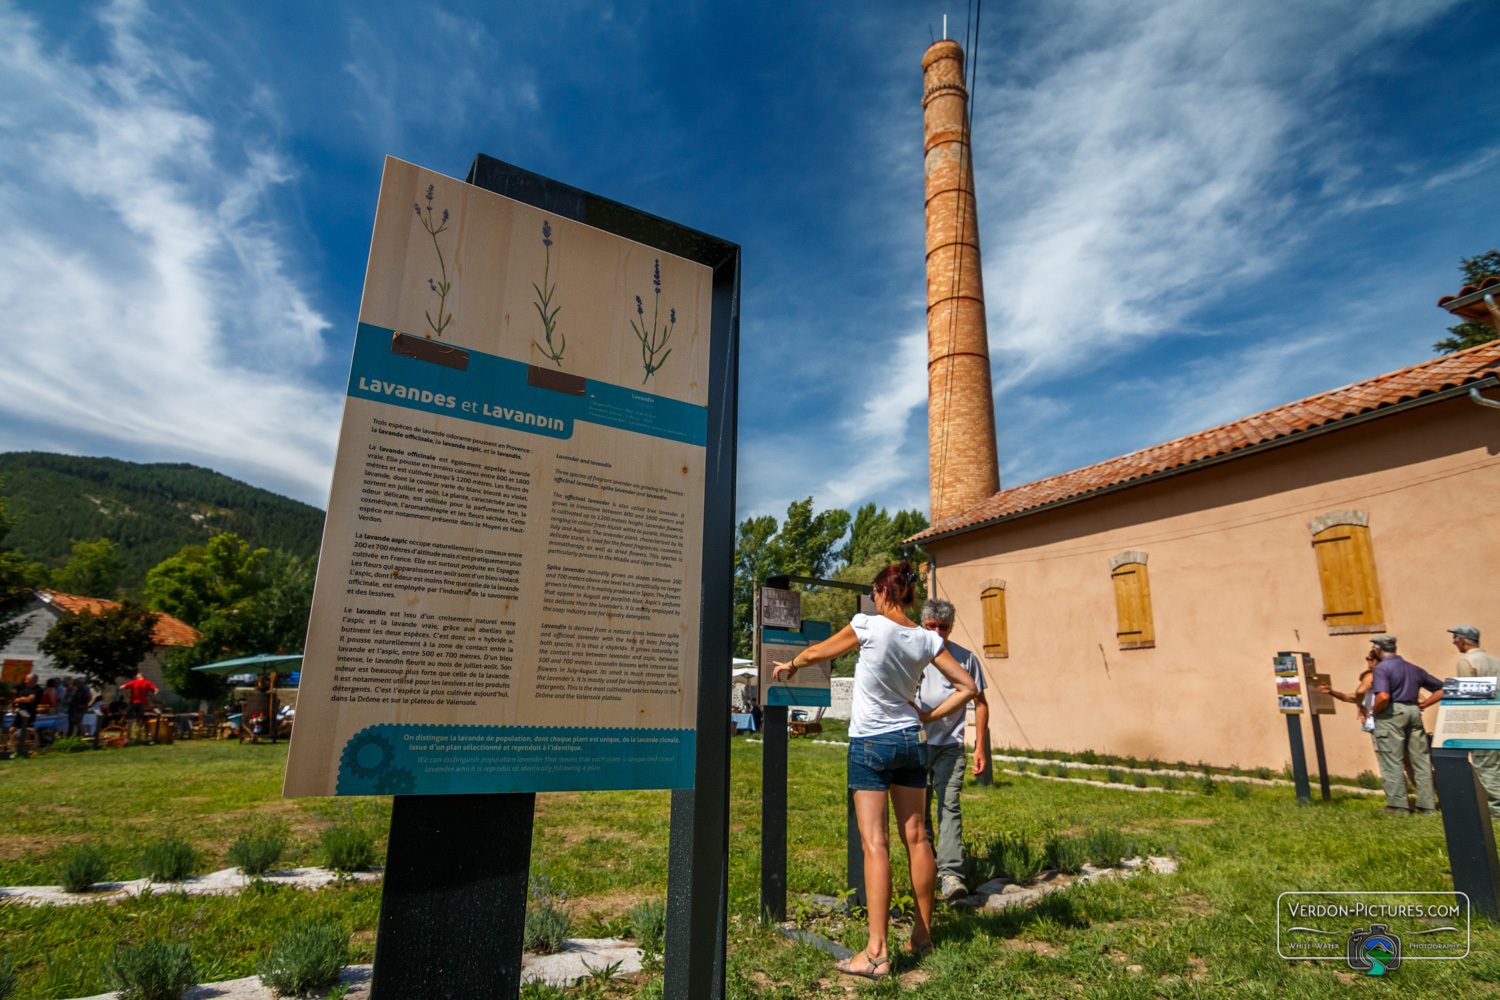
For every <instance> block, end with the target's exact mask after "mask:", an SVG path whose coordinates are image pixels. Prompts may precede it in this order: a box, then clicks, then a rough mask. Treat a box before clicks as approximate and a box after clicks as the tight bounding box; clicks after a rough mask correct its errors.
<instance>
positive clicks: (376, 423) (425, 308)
mask: <svg viewBox="0 0 1500 1000" xmlns="http://www.w3.org/2000/svg"><path fill="white" fill-rule="evenodd" d="M711 291H712V272H711V270H710V269H709V268H708V267H705V266H703V265H701V264H698V263H694V262H692V261H689V260H686V259H683V258H680V257H675V256H672V255H671V254H668V253H665V252H663V251H661V250H656V249H652V248H650V247H647V246H645V245H643V244H640V243H636V242H633V241H631V240H628V239H625V238H622V237H620V236H616V235H613V234H611V233H607V232H604V231H603V230H600V229H596V228H593V227H591V226H588V225H585V224H583V223H580V222H576V221H572V220H569V219H566V218H560V217H558V216H556V215H551V214H549V213H547V212H545V211H542V210H541V209H538V208H535V207H532V206H530V205H527V204H525V203H522V202H518V201H514V200H511V199H509V198H505V197H502V196H500V195H498V194H494V193H492V192H489V191H485V190H483V189H481V188H478V187H475V186H472V185H469V184H465V183H462V182H460V181H457V180H454V179H452V178H450V177H445V176H443V175H440V174H435V173H433V172H431V171H428V170H424V169H421V168H419V167H416V166H414V165H412V164H409V163H404V162H401V161H399V160H395V159H387V160H386V165H385V173H384V177H383V179H382V182H381V189H380V204H379V210H378V212H377V215H376V219H375V230H374V235H373V238H372V241H371V247H370V259H369V267H368V270H367V272H366V277H365V290H364V297H363V300H362V302H361V305H360V313H359V329H358V333H357V336H356V340H355V345H354V360H353V366H352V368H351V370H350V374H349V386H348V395H347V398H346V401H345V407H344V418H343V425H342V429H341V432H340V438H339V449H338V457H337V460H336V464H335V468H334V477H333V487H332V494H331V496H330V498H329V505H328V519H327V524H326V527H325V530H324V536H323V549H322V554H321V557H320V561H319V568H318V580H317V585H316V589H315V592H314V597H313V611H312V622H311V626H310V629H309V633H308V641H307V647H306V656H305V659H304V662H303V668H302V679H301V691H300V692H299V695H298V699H297V724H296V729H295V733H294V736H293V741H292V748H291V755H290V758H289V760H288V764H287V776H286V786H285V792H286V794H287V795H291V796H301V795H334V794H337V795H372V794H390V793H422V794H434V793H436V794H442V793H455V794H457V793H477V792H528V791H552V790H563V789H603V788H686V787H691V786H692V784H693V753H694V739H695V733H694V726H695V720H696V700H697V676H698V674H697V668H698V651H699V641H698V640H699V637H698V628H699V625H698V623H699V603H700V580H701V565H702V542H701V539H702V522H703V499H704V483H705V454H706V443H707V427H708V414H707V402H708V392H709V385H708V382H709V379H708V367H709V328H710V317H711V301H710V300H711Z"/></svg>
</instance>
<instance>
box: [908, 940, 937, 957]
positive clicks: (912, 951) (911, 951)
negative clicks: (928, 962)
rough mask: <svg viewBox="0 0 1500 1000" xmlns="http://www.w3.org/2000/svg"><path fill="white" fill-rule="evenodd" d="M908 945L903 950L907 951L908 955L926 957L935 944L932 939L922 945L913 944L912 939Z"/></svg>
mask: <svg viewBox="0 0 1500 1000" xmlns="http://www.w3.org/2000/svg"><path fill="white" fill-rule="evenodd" d="M906 945H907V947H906V948H904V949H902V950H903V951H905V952H906V953H907V954H908V955H915V956H916V957H917V958H926V957H927V956H928V955H931V954H932V952H933V945H932V942H931V941H928V942H927V943H926V944H924V945H921V946H920V947H919V946H917V945H914V944H912V943H911V942H910V941H908V942H906Z"/></svg>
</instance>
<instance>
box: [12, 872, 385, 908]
mask: <svg viewBox="0 0 1500 1000" xmlns="http://www.w3.org/2000/svg"><path fill="white" fill-rule="evenodd" d="M381 873H382V869H379V868H374V869H371V870H370V871H367V872H352V873H350V874H348V875H339V874H338V873H336V872H333V871H330V870H329V869H327V868H282V869H276V870H273V871H269V872H266V874H265V875H264V876H262V881H265V882H271V883H274V884H276V885H293V886H298V887H299V888H304V889H308V888H312V889H316V888H318V887H320V886H325V885H329V884H330V883H333V882H340V881H345V882H372V881H374V880H376V879H378V878H380V877H381ZM253 881H255V879H253V878H251V877H250V876H248V875H245V874H243V873H241V871H240V870H239V869H238V868H223V869H220V870H219V871H216V872H210V873H209V874H207V875H195V876H193V877H192V878H190V879H186V880H184V881H182V882H153V881H152V880H151V879H148V878H138V879H133V880H131V881H129V882H96V883H94V887H93V889H92V890H91V891H89V892H64V891H63V888H62V886H60V885H10V886H4V887H0V901H4V902H14V903H19V904H21V905H23V906H77V905H80V904H84V903H118V902H119V901H120V900H122V899H130V898H132V897H134V896H139V895H141V894H143V893H145V892H148V891H149V892H157V893H160V892H180V893H183V894H185V895H188V896H223V895H229V894H231V893H236V892H239V891H240V890H241V889H243V888H244V887H245V886H246V885H248V884H250V883H251V882H253Z"/></svg>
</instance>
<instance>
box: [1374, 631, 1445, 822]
mask: <svg viewBox="0 0 1500 1000" xmlns="http://www.w3.org/2000/svg"><path fill="white" fill-rule="evenodd" d="M1370 641H1371V642H1372V643H1374V644H1375V648H1376V649H1378V650H1380V656H1381V660H1380V662H1379V663H1377V664H1375V681H1374V684H1373V685H1371V688H1370V690H1371V691H1373V692H1374V693H1375V704H1374V705H1373V706H1372V709H1373V712H1374V715H1375V756H1376V758H1377V759H1378V760H1379V761H1380V780H1381V783H1382V784H1383V785H1384V786H1385V809H1384V811H1385V812H1388V813H1389V812H1403V813H1404V812H1409V811H1410V810H1409V809H1408V808H1407V805H1406V768H1405V767H1404V766H1403V764H1404V759H1405V760H1410V761H1411V771H1412V780H1414V781H1415V782H1416V783H1417V812H1422V813H1430V812H1436V811H1437V803H1436V801H1435V799H1434V797H1433V793H1432V756H1431V754H1430V753H1429V752H1428V749H1427V731H1426V729H1425V728H1424V727H1423V725H1422V709H1424V708H1426V707H1427V706H1428V705H1432V704H1435V703H1436V702H1438V701H1439V700H1440V699H1441V698H1442V697H1443V682H1442V681H1440V680H1438V679H1437V678H1436V677H1434V676H1432V675H1431V674H1429V673H1428V672H1427V671H1425V670H1423V669H1422V668H1421V667H1419V666H1417V665H1416V664H1415V663H1409V662H1407V661H1406V660H1404V659H1402V658H1401V657H1399V656H1397V655H1396V637H1395V636H1393V635H1377V636H1376V637H1375V638H1373V639H1371V640H1370ZM1423 688H1426V689H1427V690H1429V691H1432V692H1434V693H1433V695H1432V696H1431V697H1429V698H1427V699H1426V700H1423V699H1422V689H1423Z"/></svg>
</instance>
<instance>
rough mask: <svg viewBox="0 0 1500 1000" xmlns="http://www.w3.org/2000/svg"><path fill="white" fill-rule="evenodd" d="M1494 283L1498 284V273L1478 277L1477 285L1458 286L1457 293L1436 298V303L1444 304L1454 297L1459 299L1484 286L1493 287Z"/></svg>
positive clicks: (1482, 289)
mask: <svg viewBox="0 0 1500 1000" xmlns="http://www.w3.org/2000/svg"><path fill="white" fill-rule="evenodd" d="M1496 285H1500V274H1491V275H1489V276H1487V277H1485V278H1482V279H1480V282H1479V284H1477V285H1465V286H1464V287H1462V288H1460V289H1459V290H1458V294H1457V295H1444V296H1443V297H1442V298H1440V299H1438V303H1437V304H1438V305H1440V306H1446V305H1447V304H1448V303H1450V302H1452V301H1453V300H1454V299H1461V298H1463V297H1464V296H1465V295H1473V294H1474V293H1475V292H1482V291H1484V290H1485V289H1486V288H1494V287H1495V286H1496Z"/></svg>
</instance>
